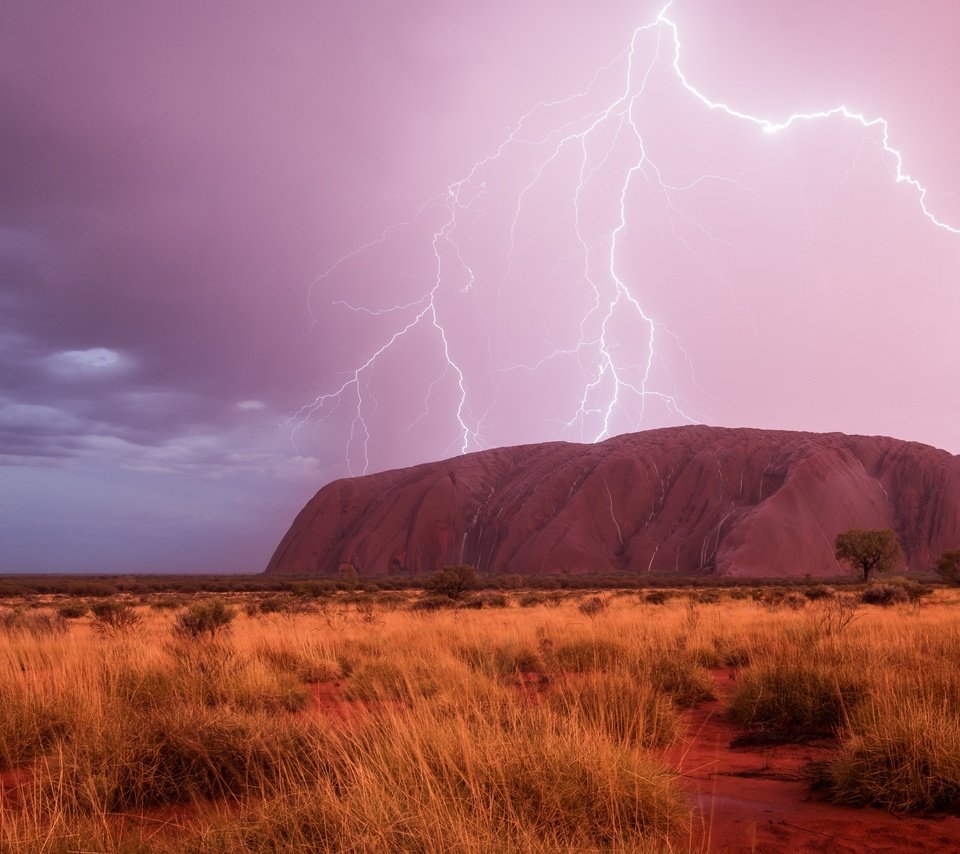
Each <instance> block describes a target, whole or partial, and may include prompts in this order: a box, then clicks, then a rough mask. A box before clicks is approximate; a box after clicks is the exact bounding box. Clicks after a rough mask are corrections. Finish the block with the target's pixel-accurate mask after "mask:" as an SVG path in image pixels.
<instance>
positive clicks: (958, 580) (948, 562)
mask: <svg viewBox="0 0 960 854" xmlns="http://www.w3.org/2000/svg"><path fill="white" fill-rule="evenodd" d="M936 570H937V575H939V576H940V577H941V578H942V579H943V580H944V581H946V582H947V584H960V549H950V550H949V551H946V552H944V553H943V554H942V555H940V557H939V558H937V565H936Z"/></svg>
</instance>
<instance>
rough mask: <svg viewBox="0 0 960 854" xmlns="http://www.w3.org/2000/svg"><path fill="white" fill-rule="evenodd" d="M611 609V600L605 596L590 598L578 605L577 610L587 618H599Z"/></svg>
mask: <svg viewBox="0 0 960 854" xmlns="http://www.w3.org/2000/svg"><path fill="white" fill-rule="evenodd" d="M609 608H610V600H609V599H606V598H604V597H603V596H589V597H587V598H586V599H584V600H583V601H582V602H580V603H578V605H577V610H578V611H579V612H580V613H581V614H583V615H584V616H586V617H590V618H593V617H599V616H600V615H601V614H604V613H606V612H607V610H608V609H609Z"/></svg>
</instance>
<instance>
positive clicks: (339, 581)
mask: <svg viewBox="0 0 960 854" xmlns="http://www.w3.org/2000/svg"><path fill="white" fill-rule="evenodd" d="M430 580H431V576H420V577H410V576H407V577H405V578H395V577H383V578H375V579H365V578H359V579H356V580H354V579H352V578H348V579H343V578H325V577H324V578H320V577H317V576H309V577H303V576H300V577H297V576H286V575H285V576H275V575H274V576H271V575H68V574H63V575H3V576H0V598H3V597H10V596H23V595H28V594H34V595H43V594H60V595H69V596H115V595H117V594H120V593H130V594H136V595H142V594H148V593H292V594H293V595H300V596H310V597H317V596H323V595H327V594H333V593H336V592H338V591H366V592H376V591H380V590H422V589H424V588H427V587H429V586H430ZM917 580H923V581H930V580H937V579H936V578H935V577H934V576H931V577H930V578H929V579H928V578H923V579H919V578H918V579H917ZM478 582H479V583H478V585H477V588H478V589H480V590H520V589H524V590H617V589H619V590H624V589H626V590H643V589H672V588H695V589H709V588H738V587H764V586H777V587H799V588H802V587H806V586H809V585H813V584H830V585H834V586H846V585H854V584H856V583H857V580H856V579H855V578H852V577H850V576H841V577H837V578H816V579H815V578H813V577H811V576H805V577H795V578H727V577H717V576H707V575H700V576H684V575H672V576H671V575H628V574H611V575H541V576H522V575H489V576H483V575H481V576H479V578H478Z"/></svg>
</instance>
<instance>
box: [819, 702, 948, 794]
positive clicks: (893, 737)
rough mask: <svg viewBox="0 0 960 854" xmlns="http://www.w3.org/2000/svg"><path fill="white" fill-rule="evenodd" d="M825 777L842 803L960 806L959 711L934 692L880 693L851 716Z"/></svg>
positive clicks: (830, 788)
mask: <svg viewBox="0 0 960 854" xmlns="http://www.w3.org/2000/svg"><path fill="white" fill-rule="evenodd" d="M825 782H826V783H827V786H828V788H829V790H830V792H831V793H832V795H833V797H834V798H835V799H836V800H838V801H841V802H843V803H851V804H861V805H869V806H879V807H883V808H884V809H887V810H890V811H891V812H930V811H936V810H949V811H955V810H957V809H958V808H960V713H958V711H957V710H956V709H952V708H950V706H949V704H947V703H946V702H943V701H941V702H939V703H938V702H937V701H936V700H935V698H934V697H926V698H918V697H916V696H914V697H904V696H902V694H900V692H891V693H889V694H887V695H880V696H878V697H876V698H875V699H874V700H873V701H872V702H870V703H869V704H865V705H864V706H863V707H862V708H860V709H858V710H857V711H856V712H855V713H854V714H853V715H852V716H851V719H850V722H849V725H848V728H847V733H846V736H845V738H844V741H843V744H842V746H841V748H840V751H839V753H838V754H837V756H836V758H835V759H834V760H833V761H832V762H830V764H829V766H828V767H827V770H826V774H825Z"/></svg>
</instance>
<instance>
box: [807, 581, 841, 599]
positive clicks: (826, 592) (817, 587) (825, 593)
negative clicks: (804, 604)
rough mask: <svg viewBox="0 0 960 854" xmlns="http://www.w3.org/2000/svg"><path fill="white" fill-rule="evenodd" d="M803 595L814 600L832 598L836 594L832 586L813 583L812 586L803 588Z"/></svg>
mask: <svg viewBox="0 0 960 854" xmlns="http://www.w3.org/2000/svg"><path fill="white" fill-rule="evenodd" d="M803 595H804V596H806V597H807V598H808V599H809V600H810V601H811V602H816V601H818V600H820V599H832V598H833V597H834V596H836V595H837V591H836V590H834V588H832V587H828V586H827V585H826V584H814V585H813V586H812V587H808V588H807V589H806V590H804V591H803Z"/></svg>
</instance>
